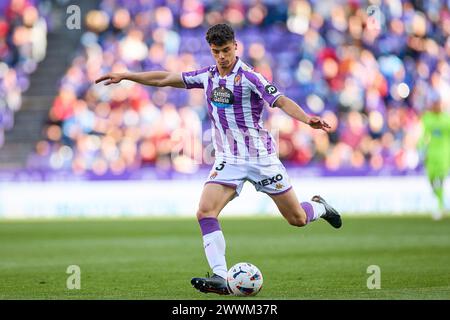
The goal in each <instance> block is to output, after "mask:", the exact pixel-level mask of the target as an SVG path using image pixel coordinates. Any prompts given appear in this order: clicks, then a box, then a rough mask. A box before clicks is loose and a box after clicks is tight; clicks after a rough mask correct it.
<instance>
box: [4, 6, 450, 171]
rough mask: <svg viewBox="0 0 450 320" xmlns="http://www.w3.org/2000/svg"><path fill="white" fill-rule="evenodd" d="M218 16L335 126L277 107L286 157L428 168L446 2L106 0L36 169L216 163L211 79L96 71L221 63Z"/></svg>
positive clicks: (446, 55) (444, 55)
mask: <svg viewBox="0 0 450 320" xmlns="http://www.w3.org/2000/svg"><path fill="white" fill-rule="evenodd" d="M220 22H225V23H229V24H230V25H232V26H233V27H234V28H235V31H236V36H237V42H238V55H239V56H240V57H241V58H242V59H243V60H244V61H246V62H248V63H249V64H250V65H252V66H253V67H254V68H255V69H256V71H258V72H260V73H261V74H263V75H264V76H265V77H266V78H267V79H268V80H269V81H273V82H274V83H275V84H276V85H277V87H278V88H279V90H281V91H282V92H284V93H285V94H286V95H287V96H289V97H291V98H292V99H293V100H295V101H297V102H298V103H299V104H300V105H301V106H302V107H304V109H305V110H306V111H307V112H309V113H311V114H317V115H321V116H323V117H324V118H325V119H326V120H327V121H328V122H329V123H330V124H331V125H332V132H331V133H330V134H326V133H325V132H323V131H319V130H312V129H310V128H308V127H307V126H305V125H304V124H301V123H299V122H296V121H294V120H293V119H291V118H290V117H289V116H287V115H286V114H284V113H283V112H282V111H281V110H279V109H276V108H275V109H271V108H266V109H265V115H264V118H265V119H266V126H267V127H269V128H270V129H271V131H272V132H273V133H274V135H275V136H276V137H277V139H278V144H279V156H280V158H281V159H282V160H283V161H284V163H285V164H287V165H290V164H293V165H299V166H319V167H323V168H324V169H326V170H328V171H334V172H339V170H348V169H355V170H369V171H370V170H373V171H375V172H376V171H379V170H383V169H386V168H390V169H392V170H394V171H397V172H405V171H408V170H415V169H416V168H418V166H419V165H420V157H419V153H418V150H417V148H416V146H417V142H418V139H419V137H420V115H421V113H422V112H423V111H424V110H425V109H426V108H428V107H429V106H430V104H432V103H443V104H444V105H445V106H450V65H449V62H450V38H449V35H450V11H449V3H448V1H445V0H430V1H406V0H379V1H371V2H365V1H358V0H349V1H336V0H333V1H331V0H311V1H306V0H293V1H283V2H281V1H272V0H248V1H236V0H230V1H198V0H159V1H156V0H155V1H152V0H140V1H126V0H103V1H101V3H100V6H99V8H98V10H95V11H91V12H89V13H88V14H87V15H86V19H85V23H86V25H87V27H88V30H89V31H88V32H86V33H85V34H84V35H83V36H82V39H81V49H80V52H79V55H78V56H77V57H76V58H75V59H74V60H73V62H72V64H71V66H70V68H69V69H68V70H67V72H66V74H65V75H64V76H63V77H62V79H61V83H60V88H59V94H58V96H57V97H56V99H55V101H54V104H53V106H52V108H51V110H50V114H49V119H50V120H49V124H48V126H47V127H46V128H45V138H44V139H42V140H41V141H40V142H39V143H38V144H37V146H36V154H35V155H34V156H33V157H32V158H31V159H32V161H31V160H30V166H33V165H34V166H48V167H51V168H54V169H61V168H64V169H71V170H73V171H74V172H75V173H79V174H83V173H85V172H93V173H94V174H96V175H100V176H101V175H105V174H108V173H112V174H122V173H124V172H127V171H130V170H131V171H132V170H135V169H137V168H141V167H146V166H155V167H156V168H158V169H161V170H175V171H177V172H187V173H193V172H196V170H197V169H198V168H199V166H200V165H202V164H208V163H211V162H210V155H211V139H210V134H209V131H208V128H209V125H210V124H209V120H208V118H207V112H206V107H205V102H204V98H203V91H202V90H183V89H170V88H151V87H144V86H142V85H138V84H134V83H132V82H129V81H124V82H122V83H120V84H118V85H111V86H103V85H95V84H94V80H95V79H96V78H97V77H99V76H100V75H102V74H104V73H107V72H110V71H112V72H123V71H133V72H139V71H149V70H168V71H174V72H181V71H190V70H194V69H197V68H200V67H202V66H205V65H210V64H213V63H214V61H213V59H212V57H211V56H210V52H209V47H208V45H207V43H206V41H205V39H204V35H205V31H206V30H207V28H208V27H209V26H211V25H213V24H216V23H220ZM0 30H1V29H0ZM0 39H1V34H0ZM0 44H1V43H0ZM0 52H1V51H0ZM2 60H3V59H2ZM3 68H5V67H3ZM10 70H11V69H10ZM0 72H2V71H1V68H0ZM11 72H15V71H11Z"/></svg>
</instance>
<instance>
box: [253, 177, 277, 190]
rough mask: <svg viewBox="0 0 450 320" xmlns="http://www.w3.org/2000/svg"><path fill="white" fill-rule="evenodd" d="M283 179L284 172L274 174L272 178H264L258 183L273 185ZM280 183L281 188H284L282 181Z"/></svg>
mask: <svg viewBox="0 0 450 320" xmlns="http://www.w3.org/2000/svg"><path fill="white" fill-rule="evenodd" d="M281 180H283V175H282V174H277V175H276V176H273V177H271V178H268V179H263V180H261V181H258V182H257V184H259V185H260V186H263V187H265V186H268V185H271V184H273V183H277V182H278V181H281ZM280 185H281V188H282V187H283V185H282V184H281V183H280ZM281 188H280V189H281Z"/></svg>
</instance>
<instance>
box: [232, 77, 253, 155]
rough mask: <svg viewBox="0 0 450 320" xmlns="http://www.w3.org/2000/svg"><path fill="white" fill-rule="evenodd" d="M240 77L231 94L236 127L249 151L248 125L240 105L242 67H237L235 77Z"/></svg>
mask: <svg viewBox="0 0 450 320" xmlns="http://www.w3.org/2000/svg"><path fill="white" fill-rule="evenodd" d="M238 76H239V77H240V78H241V80H240V83H239V85H236V84H235V85H234V88H233V95H234V106H233V107H234V118H235V120H236V125H237V127H238V128H239V129H240V130H241V132H242V135H243V136H244V142H245V146H246V147H247V151H248V152H249V153H250V137H249V132H248V127H247V125H246V124H245V117H244V108H243V106H242V69H239V71H238V72H237V74H236V75H235V78H236V77H238Z"/></svg>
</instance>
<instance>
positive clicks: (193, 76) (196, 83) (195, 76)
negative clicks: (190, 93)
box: [181, 67, 210, 89]
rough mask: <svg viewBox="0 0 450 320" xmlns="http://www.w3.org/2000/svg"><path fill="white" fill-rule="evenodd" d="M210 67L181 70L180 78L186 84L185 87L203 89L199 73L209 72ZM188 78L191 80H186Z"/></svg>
mask: <svg viewBox="0 0 450 320" xmlns="http://www.w3.org/2000/svg"><path fill="white" fill-rule="evenodd" d="M209 68H210V67H205V68H203V69H199V70H194V71H189V72H182V73H181V75H182V78H183V82H184V84H185V86H186V89H203V88H204V85H203V81H202V80H201V78H200V77H199V76H200V75H201V74H203V73H205V72H209ZM189 80H192V81H193V82H192V83H191V82H188V81H189Z"/></svg>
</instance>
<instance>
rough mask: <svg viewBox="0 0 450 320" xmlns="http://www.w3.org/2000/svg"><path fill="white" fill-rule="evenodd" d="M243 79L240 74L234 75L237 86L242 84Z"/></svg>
mask: <svg viewBox="0 0 450 320" xmlns="http://www.w3.org/2000/svg"><path fill="white" fill-rule="evenodd" d="M241 80H242V77H241V75H240V74H238V75H236V77H234V85H235V86H238V85H240V84H241Z"/></svg>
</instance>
